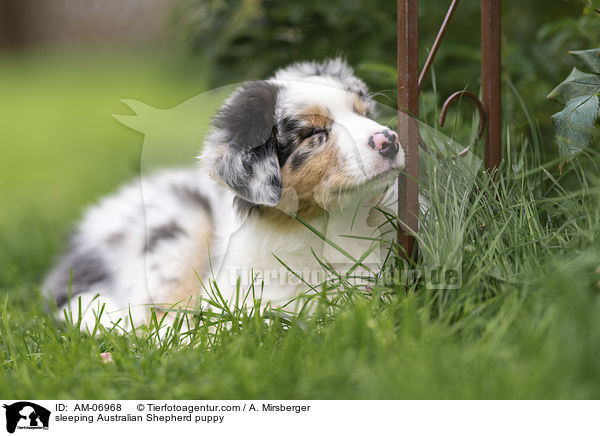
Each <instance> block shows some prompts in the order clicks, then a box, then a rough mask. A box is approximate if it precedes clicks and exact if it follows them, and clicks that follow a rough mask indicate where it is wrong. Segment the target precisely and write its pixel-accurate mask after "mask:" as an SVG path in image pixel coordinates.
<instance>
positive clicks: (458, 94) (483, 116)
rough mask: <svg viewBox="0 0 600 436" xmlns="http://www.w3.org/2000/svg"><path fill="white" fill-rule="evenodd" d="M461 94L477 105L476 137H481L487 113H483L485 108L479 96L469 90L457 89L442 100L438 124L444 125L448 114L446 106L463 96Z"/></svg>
mask: <svg viewBox="0 0 600 436" xmlns="http://www.w3.org/2000/svg"><path fill="white" fill-rule="evenodd" d="M463 96H464V97H469V98H470V99H471V100H473V101H474V102H475V104H476V105H477V111H478V112H479V130H478V131H477V139H481V137H482V136H483V131H484V128H485V121H486V119H487V115H486V113H485V108H484V107H483V103H481V101H480V100H479V97H477V96H476V95H475V94H473V93H472V92H471V91H457V92H455V93H454V94H452V95H451V96H450V97H448V98H447V99H446V101H445V102H444V104H443V105H442V110H441V111H440V119H439V120H438V124H439V125H440V126H443V125H444V121H446V115H447V114H448V108H449V107H450V105H451V104H452V102H453V101H454V100H456V99H457V98H459V97H463Z"/></svg>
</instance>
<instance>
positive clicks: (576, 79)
mask: <svg viewBox="0 0 600 436" xmlns="http://www.w3.org/2000/svg"><path fill="white" fill-rule="evenodd" d="M598 92H600V75H599V74H590V73H584V72H581V71H579V70H578V69H577V68H573V71H571V74H569V77H567V78H566V79H565V81H564V82H562V83H561V84H560V85H558V86H557V87H556V88H554V89H553V90H552V92H551V93H550V94H548V98H549V99H550V100H554V101H557V102H558V103H561V104H567V102H568V101H569V100H571V99H573V98H575V97H581V96H591V95H594V94H598Z"/></svg>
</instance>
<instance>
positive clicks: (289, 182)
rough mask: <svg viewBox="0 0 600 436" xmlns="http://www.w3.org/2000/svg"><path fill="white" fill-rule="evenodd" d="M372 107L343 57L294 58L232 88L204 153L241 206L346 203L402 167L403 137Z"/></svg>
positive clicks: (308, 209)
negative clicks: (270, 75)
mask: <svg viewBox="0 0 600 436" xmlns="http://www.w3.org/2000/svg"><path fill="white" fill-rule="evenodd" d="M373 112H374V103H373V101H372V100H371V98H370V96H369V94H368V93H367V88H366V86H365V84H364V83H363V82H362V81H361V80H359V79H357V78H356V77H355V76H354V74H353V71H352V70H351V69H350V68H349V67H348V66H347V65H346V64H345V63H344V62H343V61H341V60H339V59H334V60H329V61H325V62H323V63H314V62H311V63H299V64H294V65H292V66H290V67H288V68H285V69H282V70H280V71H278V72H277V73H276V74H275V76H274V77H273V78H271V79H269V80H265V81H256V82H247V83H245V84H243V85H241V86H240V87H239V88H238V89H237V90H236V91H235V92H234V93H233V95H232V96H231V97H230V98H229V99H228V100H227V101H226V102H225V104H224V105H223V107H222V108H221V110H220V111H219V113H218V114H217V116H216V117H215V119H214V122H213V129H212V131H211V132H210V134H209V136H208V139H207V142H206V145H205V148H204V151H203V155H202V159H203V161H204V164H205V165H207V166H208V168H209V171H210V174H211V175H212V177H213V178H214V179H216V180H217V181H218V182H220V183H221V184H224V185H225V186H227V187H228V188H229V189H231V190H233V192H234V193H235V194H236V205H237V207H238V208H239V209H241V210H242V211H248V210H250V209H255V210H258V211H266V210H270V209H272V208H275V207H277V208H279V209H283V210H291V209H292V208H291V206H290V205H291V204H295V208H296V210H295V211H294V212H296V211H297V213H298V214H299V215H301V214H304V215H313V214H315V213H318V211H322V210H323V209H325V210H332V209H333V208H340V207H343V206H344V203H345V202H347V201H348V199H349V198H351V195H352V193H355V192H358V191H360V190H361V188H364V187H366V186H370V187H372V186H374V185H378V186H382V185H383V186H384V185H385V184H386V183H389V182H390V181H391V180H393V179H394V178H395V177H396V175H397V173H398V171H399V170H400V169H402V168H403V167H404V152H403V151H402V148H401V147H400V144H399V141H398V136H397V135H396V133H395V132H393V131H392V130H390V129H388V128H387V127H385V126H382V125H380V124H378V123H377V122H375V121H373V119H372V118H371V117H372V116H373Z"/></svg>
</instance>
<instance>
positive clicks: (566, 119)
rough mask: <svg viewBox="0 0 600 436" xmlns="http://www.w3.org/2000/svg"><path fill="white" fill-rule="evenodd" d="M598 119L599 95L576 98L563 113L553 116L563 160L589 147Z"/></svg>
mask: <svg viewBox="0 0 600 436" xmlns="http://www.w3.org/2000/svg"><path fill="white" fill-rule="evenodd" d="M597 118H598V96H597V95H592V96H581V97H576V98H574V99H572V100H570V101H569V102H568V103H567V105H566V106H565V108H564V109H563V110H562V111H560V112H558V113H556V114H554V115H553V116H552V122H553V124H554V129H555V130H556V139H557V141H558V148H559V152H560V155H561V158H562V159H563V160H566V159H569V158H571V157H573V156H575V155H577V154H578V153H580V152H581V151H583V150H584V149H585V148H586V147H587V146H588V145H589V143H590V141H591V139H592V134H593V133H594V128H595V125H596V119H597Z"/></svg>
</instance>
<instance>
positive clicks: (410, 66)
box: [397, 0, 419, 259]
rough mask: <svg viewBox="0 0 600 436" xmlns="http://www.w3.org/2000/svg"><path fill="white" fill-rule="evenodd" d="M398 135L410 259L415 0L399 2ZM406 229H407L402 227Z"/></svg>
mask: <svg viewBox="0 0 600 436" xmlns="http://www.w3.org/2000/svg"><path fill="white" fill-rule="evenodd" d="M397 8H398V9H397V13H398V15H397V21H398V52H397V62H398V134H399V138H400V144H402V146H403V148H404V151H405V153H406V169H405V171H403V173H402V174H401V175H400V177H399V178H398V217H399V219H400V222H401V223H403V224H404V225H400V226H398V242H399V243H400V246H401V247H402V248H403V249H404V251H405V256H406V257H407V258H409V259H410V258H411V257H412V255H413V248H414V243H415V239H414V236H412V234H411V232H414V233H416V231H417V225H418V221H417V219H418V210H419V199H418V195H419V187H418V184H417V180H418V175H419V131H418V124H417V122H416V120H415V119H413V117H415V118H416V117H417V116H418V115H419V64H418V62H419V53H418V44H419V42H418V34H419V33H418V21H419V16H418V11H419V2H418V0H398V3H397ZM404 226H406V227H404Z"/></svg>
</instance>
